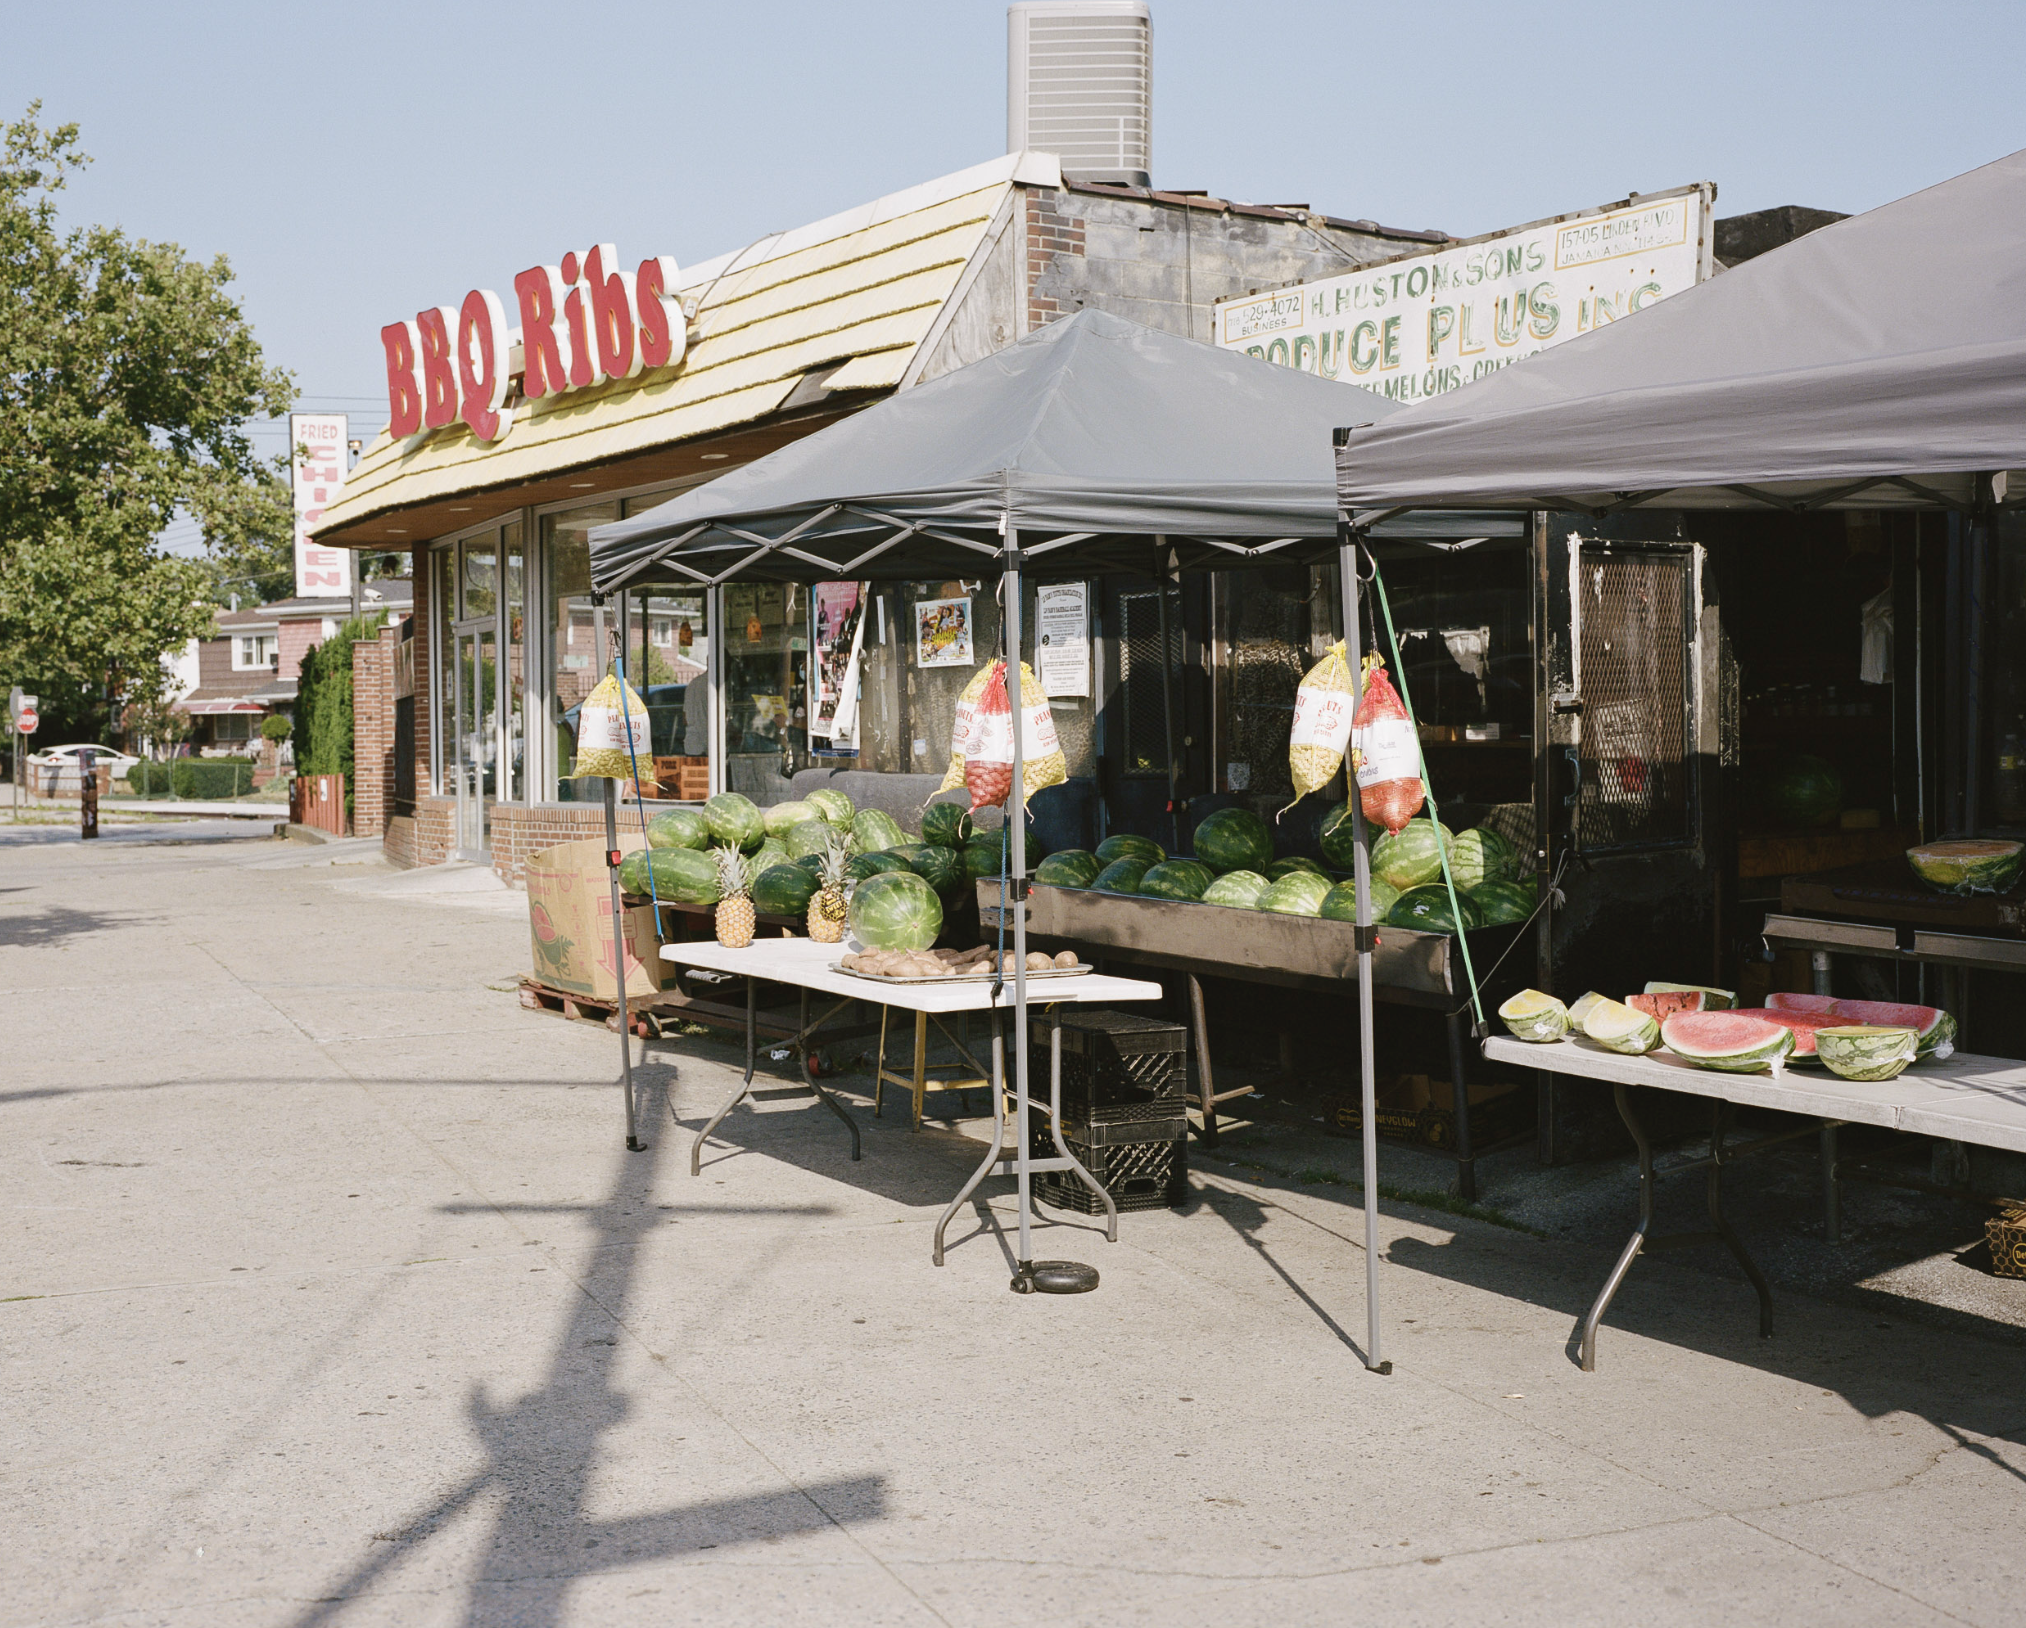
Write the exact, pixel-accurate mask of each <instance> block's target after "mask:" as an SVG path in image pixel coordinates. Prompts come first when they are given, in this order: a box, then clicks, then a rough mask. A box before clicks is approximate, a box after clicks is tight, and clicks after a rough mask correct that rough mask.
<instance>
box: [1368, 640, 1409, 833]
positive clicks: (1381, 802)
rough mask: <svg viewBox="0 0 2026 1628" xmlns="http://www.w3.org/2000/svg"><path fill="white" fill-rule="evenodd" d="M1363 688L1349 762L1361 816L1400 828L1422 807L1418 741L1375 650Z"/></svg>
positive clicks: (1396, 829)
mask: <svg viewBox="0 0 2026 1628" xmlns="http://www.w3.org/2000/svg"><path fill="white" fill-rule="evenodd" d="M1364 666H1365V675H1364V676H1365V693H1364V695H1363V697H1362V698H1361V699H1360V701H1359V705H1358V711H1357V715H1356V716H1355V717H1354V718H1352V720H1351V766H1352V770H1353V772H1354V773H1355V774H1356V776H1357V781H1358V803H1359V805H1360V806H1361V807H1362V808H1363V809H1364V811H1365V818H1366V819H1368V820H1373V821H1376V822H1377V823H1378V824H1380V825H1383V826H1384V827H1385V828H1386V829H1387V830H1388V831H1398V830H1400V829H1401V828H1402V827H1403V826H1405V825H1406V823H1407V822H1408V821H1409V820H1411V819H1412V818H1414V816H1415V815H1416V814H1418V813H1420V812H1421V805H1422V803H1423V802H1425V801H1426V800H1427V788H1426V787H1424V786H1423V785H1422V784H1421V743H1420V742H1419V741H1418V740H1416V739H1415V736H1414V720H1413V719H1412V718H1410V717H1408V716H1407V708H1406V706H1405V705H1404V704H1403V703H1402V702H1401V700H1400V692H1399V691H1398V690H1396V689H1394V688H1393V681H1392V680H1391V679H1390V678H1388V677H1387V676H1386V664H1385V663H1384V662H1383V661H1381V660H1380V659H1379V658H1378V657H1377V656H1367V657H1366V658H1365V663H1364Z"/></svg>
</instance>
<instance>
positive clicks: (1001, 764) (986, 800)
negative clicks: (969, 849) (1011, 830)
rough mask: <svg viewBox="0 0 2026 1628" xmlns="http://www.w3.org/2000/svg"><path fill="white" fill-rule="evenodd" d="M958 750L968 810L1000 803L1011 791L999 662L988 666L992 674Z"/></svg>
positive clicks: (1009, 727) (1007, 716) (1009, 715)
mask: <svg viewBox="0 0 2026 1628" xmlns="http://www.w3.org/2000/svg"><path fill="white" fill-rule="evenodd" d="M959 750H960V751H962V753H963V756H964V789H965V790H966V791H968V792H969V793H970V794H971V809H972V811H973V812H974V813H975V812H976V811H977V810H978V809H981V808H996V807H998V806H999V805H1001V804H1002V803H1004V802H1005V801H1006V799H1007V797H1009V796H1010V795H1011V794H1012V791H1013V704H1012V702H1011V701H1010V700H1009V699H1008V698H1007V695H1006V664H1005V663H1004V662H1003V661H995V662H994V663H992V675H991V677H989V678H987V679H986V680H985V690H984V693H983V694H982V695H980V696H979V697H978V704H977V706H976V707H975V708H974V709H973V711H972V713H971V718H970V727H969V730H968V731H967V733H966V734H965V737H964V739H963V741H962V742H961V744H960V747H959Z"/></svg>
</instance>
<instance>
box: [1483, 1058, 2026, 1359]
mask: <svg viewBox="0 0 2026 1628" xmlns="http://www.w3.org/2000/svg"><path fill="white" fill-rule="evenodd" d="M1484 1054H1485V1056H1487V1057H1490V1058H1493V1059H1495V1060H1496V1061H1499V1062H1502V1063H1510V1064H1512V1065H1513V1066H1514V1067H1516V1068H1538V1069H1546V1070H1548V1071H1549V1072H1551V1073H1556V1074H1573V1075H1579V1076H1581V1077H1583V1078H1585V1079H1592V1080H1605V1081H1608V1082H1609V1083H1610V1086H1611V1094H1612V1098H1613V1100H1614V1101H1615V1102H1616V1103H1617V1106H1618V1117H1619V1118H1620V1119H1622V1120H1624V1121H1625V1128H1626V1129H1627V1130H1629V1131H1630V1132H1631V1133H1632V1140H1633V1143H1634V1145H1635V1146H1636V1147H1637V1148H1638V1150H1639V1224H1638V1226H1637V1227H1635V1228H1634V1229H1633V1232H1632V1236H1631V1238H1630V1239H1629V1240H1627V1242H1626V1245H1625V1248H1624V1251H1623V1252H1622V1253H1621V1254H1620V1255H1619V1257H1618V1263H1617V1265H1615V1266H1614V1267H1612V1269H1611V1274H1610V1276H1609V1277H1607V1278H1606V1279H1605V1280H1604V1287H1603V1289H1602V1290H1601V1291H1600V1292H1599V1293H1598V1295H1597V1299H1596V1302H1595V1303H1594V1304H1593V1305H1592V1306H1591V1307H1590V1310H1589V1312H1588V1314H1587V1315H1586V1316H1585V1317H1584V1319H1583V1343H1582V1360H1583V1367H1584V1368H1585V1369H1586V1370H1590V1369H1594V1368H1595V1367H1596V1366H1597V1325H1598V1323H1599V1322H1601V1321H1602V1320H1603V1316H1604V1313H1605V1312H1606V1310H1608V1309H1609V1307H1610V1305H1611V1299H1612V1297H1613V1296H1614V1295H1615V1294H1617V1292H1618V1288H1619V1285H1620V1284H1622V1283H1623V1282H1624V1281H1625V1277H1626V1274H1627V1273H1629V1272H1630V1271H1631V1270H1632V1262H1633V1261H1634V1259H1636V1258H1637V1257H1638V1256H1639V1255H1640V1254H1641V1253H1642V1252H1643V1251H1645V1250H1650V1249H1661V1248H1671V1247H1675V1246H1677V1245H1681V1244H1692V1243H1714V1242H1721V1243H1723V1244H1724V1245H1725V1246H1726V1247H1727V1248H1728V1249H1729V1250H1730V1252H1731V1253H1732V1254H1733V1255H1735V1256H1736V1257H1737V1260H1738V1264H1739V1265H1740V1266H1742V1267H1743V1268H1744V1271H1745V1275H1746V1276H1747V1277H1748V1278H1750V1279H1751V1281H1752V1286H1753V1288H1754V1289H1756V1290H1757V1291H1758V1296H1759V1332H1760V1333H1761V1334H1763V1335H1770V1334H1771V1333H1772V1332H1773V1297H1772V1291H1771V1290H1770V1289H1769V1288H1768V1287H1767V1285H1766V1280H1765V1278H1764V1277H1763V1276H1762V1275H1761V1274H1760V1272H1759V1269H1758V1267H1757V1266H1756V1265H1754V1264H1753V1262H1752V1259H1751V1257H1750V1256H1749V1255H1748V1254H1746V1253H1745V1247H1744V1245H1743V1243H1742V1242H1740V1241H1739V1239H1738V1236H1737V1234H1736V1233H1735V1232H1734V1231H1732V1230H1731V1226H1730V1223H1729V1222H1727V1221H1726V1220H1725V1219H1724V1214H1723V1195H1722V1187H1721V1176H1722V1173H1723V1167H1724V1166H1725V1165H1727V1164H1734V1163H1736V1162H1737V1161H1738V1160H1739V1159H1741V1158H1744V1157H1746V1156H1747V1155H1749V1154H1753V1153H1759V1152H1762V1151H1764V1150H1765V1149H1767V1148H1770V1147H1773V1146H1775V1145H1777V1144H1779V1143H1782V1142H1790V1141H1793V1140H1794V1139H1795V1138H1797V1137H1801V1136H1813V1135H1818V1134H1819V1136H1820V1138H1821V1147H1822V1168H1823V1199H1824V1205H1825V1208H1826V1212H1827V1217H1828V1223H1829V1233H1830V1236H1831V1238H1832V1239H1833V1238H1834V1236H1835V1234H1836V1215H1837V1204H1838V1198H1837V1182H1838V1175H1837V1163H1836V1130H1837V1127H1838V1126H1841V1125H1875V1126H1879V1127H1882V1128H1884V1129H1887V1130H1895V1131H1908V1132H1912V1133H1914V1134H1916V1135H1920V1136H1936V1137H1942V1138H1945V1139H1947V1140H1951V1141H1958V1142H1971V1143H1975V1144H1976V1145H1978V1146H1980V1147H1991V1148H2003V1149H2007V1150H2009V1151H2011V1152H2016V1153H2026V1063H2022V1062H2020V1061H2018V1060H2017V1059H2015V1058H2010V1057H1975V1056H1968V1055H1965V1054H1963V1053H1957V1054H1956V1055H1955V1056H1953V1057H1950V1058H1948V1059H1947V1060H1945V1061H1940V1062H1937V1061H1935V1060H1934V1059H1932V1058H1926V1059H1923V1060H1922V1061H1920V1062H1918V1063H1915V1064H1914V1065H1913V1066H1912V1067H1910V1068H1908V1069H1907V1071H1906V1072H1905V1073H1903V1074H1901V1075H1900V1076H1899V1077H1898V1078H1897V1079H1892V1080H1875V1081H1861V1080H1844V1079H1839V1078H1838V1077H1837V1076H1836V1075H1834V1074H1831V1073H1830V1072H1829V1071H1828V1070H1827V1069H1826V1068H1822V1067H1820V1066H1819V1065H1814V1066H1807V1065H1804V1066H1801V1067H1794V1068H1782V1069H1781V1070H1779V1071H1778V1072H1777V1073H1767V1074H1731V1073H1726V1072H1724V1071H1722V1070H1720V1069H1710V1068H1697V1067H1696V1066H1695V1065H1694V1064H1692V1063H1687V1062H1683V1061H1682V1060H1681V1059H1680V1058H1678V1057H1674V1056H1671V1055H1669V1054H1667V1053H1664V1052H1655V1053H1649V1054H1648V1055H1646V1056H1644V1057H1626V1056H1623V1055H1621V1054H1619V1053H1617V1052H1612V1051H1606V1050H1604V1049H1603V1048H1602V1047H1600V1046H1593V1045H1591V1044H1589V1043H1588V1042H1587V1041H1582V1040H1557V1041H1553V1042H1550V1043H1548V1044H1535V1043H1532V1042H1528V1041H1524V1040H1515V1039H1511V1038H1509V1037H1506V1036H1494V1037H1492V1038H1491V1039H1489V1040H1487V1041H1485V1043H1484ZM1635 1085H1637V1086H1644V1087H1647V1088H1648V1089H1650V1090H1655V1091H1674V1092H1679V1093H1681V1094H1683V1095H1686V1096H1694V1097H1703V1098H1706V1099H1708V1100H1709V1102H1710V1104H1711V1128H1710V1151H1709V1153H1708V1155H1707V1156H1705V1157H1703V1158H1701V1159H1693V1160H1688V1161H1686V1162H1684V1163H1681V1164H1678V1165H1675V1166H1673V1167H1672V1168H1670V1169H1669V1170H1667V1171H1666V1172H1664V1173H1665V1174H1668V1175H1676V1174H1679V1173H1681V1172H1682V1171H1687V1170H1707V1171H1708V1173H1709V1218H1710V1227H1711V1230H1710V1231H1709V1232H1697V1233H1677V1234H1673V1235H1671V1236H1666V1237H1658V1238H1656V1237H1653V1236H1651V1235H1650V1229H1651V1227H1652V1224H1653V1199H1654V1181H1655V1170H1654V1164H1653V1149H1652V1146H1651V1144H1650V1143H1649V1142H1648V1140H1647V1137H1646V1132H1645V1129H1644V1128H1643V1127H1642V1126H1641V1125H1640V1123H1639V1121H1638V1119H1637V1117H1636V1116H1635V1115H1634V1114H1633V1112H1632V1107H1631V1103H1630V1101H1629V1100H1628V1098H1627V1095H1626V1093H1627V1090H1628V1088H1630V1087H1632V1086H1635ZM1734 1107H1750V1108H1771V1109H1776V1110H1778V1111H1779V1112H1781V1113H1788V1114H1805V1115H1807V1116H1808V1117H1810V1118H1812V1119H1816V1120H1819V1121H1820V1128H1819V1132H1818V1131H1817V1130H1816V1129H1814V1128H1810V1129H1805V1130H1798V1131H1786V1132H1780V1133H1776V1134H1774V1135H1771V1136H1762V1137H1759V1138H1756V1139H1755V1140H1753V1141H1750V1142H1746V1143H1743V1144H1742V1145H1736V1146H1732V1145H1727V1144H1726V1142H1725V1140H1724V1136H1725V1128H1726V1118H1727V1113H1728V1110H1730V1109H1731V1108H1734Z"/></svg>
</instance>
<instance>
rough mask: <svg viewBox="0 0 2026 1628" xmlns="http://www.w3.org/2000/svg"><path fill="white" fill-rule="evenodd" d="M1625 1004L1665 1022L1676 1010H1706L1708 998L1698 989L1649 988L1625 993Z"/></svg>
mask: <svg viewBox="0 0 2026 1628" xmlns="http://www.w3.org/2000/svg"><path fill="white" fill-rule="evenodd" d="M1625 1004H1626V1005H1627V1006H1629V1007H1631V1008H1632V1010H1633V1011H1635V1012H1644V1013H1645V1014H1646V1015H1647V1016H1648V1017H1650V1018H1653V1019H1655V1020H1656V1021H1658V1022H1661V1023H1665V1022H1666V1021H1667V1020H1668V1019H1669V1018H1671V1017H1673V1016H1674V1014H1675V1013H1676V1012H1701V1011H1705V1010H1707V1009H1708V1008H1709V998H1708V996H1707V994H1706V992H1705V991H1703V990H1700V989H1649V990H1647V991H1646V992H1645V993H1644V994H1642V995H1627V996H1626V997H1625Z"/></svg>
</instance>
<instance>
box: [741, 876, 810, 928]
mask: <svg viewBox="0 0 2026 1628" xmlns="http://www.w3.org/2000/svg"><path fill="white" fill-rule="evenodd" d="M815 896H816V878H815V877H813V876H811V875H810V874H809V873H808V872H807V871H805V870H804V869H803V868H802V867H801V866H800V865H769V866H768V867H767V868H766V869H765V870H763V871H761V872H760V874H759V875H758V876H756V877H754V878H753V908H754V909H755V910H757V911H758V912H759V913H760V914H761V915H763V916H796V917H800V916H801V915H802V914H803V913H804V912H805V911H807V910H808V908H809V901H810V900H811V899H813V898H814V897H815Z"/></svg>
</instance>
